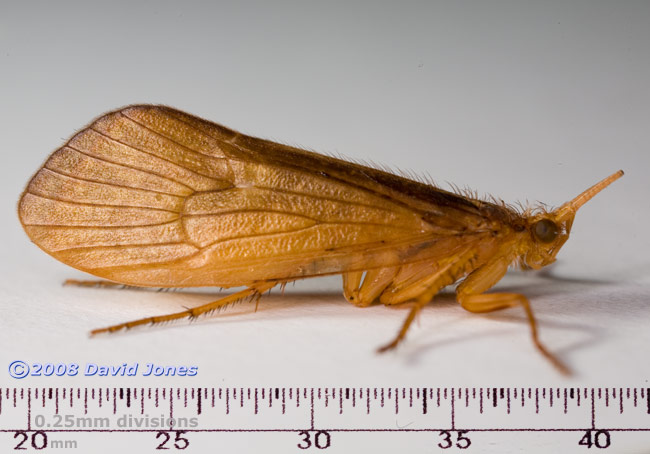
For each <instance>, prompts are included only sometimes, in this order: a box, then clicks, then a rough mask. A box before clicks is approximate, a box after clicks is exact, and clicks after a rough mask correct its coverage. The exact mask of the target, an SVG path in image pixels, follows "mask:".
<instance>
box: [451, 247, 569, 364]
mask: <svg viewBox="0 0 650 454" xmlns="http://www.w3.org/2000/svg"><path fill="white" fill-rule="evenodd" d="M511 261H512V259H511V258H510V257H509V256H501V257H497V258H496V259H493V260H491V261H490V262H488V263H487V264H485V265H484V266H482V267H480V268H479V269H477V270H476V271H474V272H473V273H472V274H470V275H469V276H468V277H467V279H465V280H464V281H463V283H461V284H460V285H459V286H458V288H457V289H456V298H457V300H458V302H459V303H460V305H461V306H462V307H463V308H464V309H466V310H468V311H469V312H474V313H485V312H494V311H498V310H501V309H507V308H509V307H515V306H521V307H523V309H524V311H526V316H527V317H528V324H529V325H530V334H531V337H532V339H533V343H534V344H535V346H536V347H537V350H539V352H540V353H541V354H542V355H544V356H545V357H546V358H547V359H548V360H549V361H551V363H553V365H554V366H555V367H556V368H557V369H558V370H559V371H560V372H562V373H563V374H565V375H568V374H569V369H568V368H567V367H566V366H565V365H564V364H562V362H561V361H560V360H559V359H557V358H556V357H555V356H554V355H553V354H552V353H551V352H549V351H548V350H547V349H546V347H544V345H543V344H542V343H541V341H540V340H539V337H538V333H537V322H536V321H535V317H534V315H533V310H532V308H531V307H530V303H529V302H528V298H526V297H525V296H524V295H521V294H518V293H489V294H485V293H483V292H485V291H487V290H489V289H490V288H491V287H492V286H493V285H494V284H496V283H497V282H498V281H499V280H500V279H501V278H502V277H503V275H504V274H505V273H506V271H507V269H508V265H509V264H510V262H511Z"/></svg>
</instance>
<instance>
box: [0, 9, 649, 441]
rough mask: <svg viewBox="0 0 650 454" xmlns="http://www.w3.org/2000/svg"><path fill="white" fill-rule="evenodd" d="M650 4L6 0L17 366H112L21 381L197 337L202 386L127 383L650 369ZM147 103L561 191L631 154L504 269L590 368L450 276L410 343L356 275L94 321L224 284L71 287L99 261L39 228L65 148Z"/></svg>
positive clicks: (2, 334)
mask: <svg viewBox="0 0 650 454" xmlns="http://www.w3.org/2000/svg"><path fill="white" fill-rule="evenodd" d="M649 19H650V3H649V2H647V1H637V2H634V1H622V2H604V1H572V2H563V1H558V2H552V1H551V2H548V1H547V2H508V1H490V2H471V1H457V2H394V3H391V2H351V3H348V2H295V3H292V2H272V3H269V2H232V3H218V2H212V3H210V2H182V3H181V2H146V1H142V2H137V3H136V2H134V3H130V2H118V1H113V2H103V3H99V2H95V3H93V2H79V3H73V2H56V3H54V2H14V3H11V2H2V3H0V69H1V71H0V125H1V126H0V128H1V131H0V132H1V134H0V150H2V153H3V165H2V168H1V169H0V172H1V175H0V176H1V178H0V184H1V185H2V191H1V193H0V203H1V207H0V209H1V210H2V211H1V217H0V219H2V222H1V223H0V229H1V231H0V233H1V234H2V236H1V238H2V245H1V246H0V248H1V250H2V255H1V258H0V297H1V298H2V300H1V304H2V308H3V309H2V313H3V316H2V318H1V319H0V328H1V329H0V341H1V345H2V353H0V359H1V361H0V384H2V385H3V386H63V385H66V386H68V385H69V386H94V385H108V384H109V381H108V380H99V379H84V378H83V377H76V378H73V379H72V378H68V379H66V378H57V379H54V378H53V379H49V380H48V379H40V380H37V379H31V378H30V379H25V380H23V381H21V382H17V381H15V380H12V379H11V378H10V377H9V376H8V375H7V374H6V372H5V365H6V364H8V363H9V362H10V361H12V360H14V359H23V360H25V361H32V362H39V361H40V362H52V361H65V362H70V361H76V362H80V363H83V362H84V361H91V360H93V361H103V362H106V363H109V364H111V363H118V364H119V363H121V362H123V361H141V362H146V360H149V359H152V360H156V361H160V362H167V363H176V362H178V361H179V358H180V359H182V360H183V361H189V362H192V363H195V364H198V365H199V367H200V370H201V373H200V374H199V376H198V377H197V378H196V379H194V380H193V382H192V383H191V384H190V383H188V382H182V381H179V380H178V379H166V380H165V379H161V380H160V381H159V382H153V381H152V380H149V381H146V380H145V381H142V380H140V381H137V380H128V379H121V380H113V381H110V384H111V385H116V384H119V385H123V386H136V385H137V386H140V385H147V386H155V385H158V384H165V385H166V386H184V385H191V386H197V385H201V386H211V385H215V384H220V385H282V384H287V385H293V386H315V385H328V386H332V385H337V386H338V385H354V386H365V385H390V386H396V385H402V386H409V385H418V386H421V385H426V386H449V385H459V386H473V385H513V386H533V385H539V386H547V385H548V386H550V385H560V386H583V385H584V386H588V385H589V386H590V385H596V386H601V385H602V386H645V384H647V378H648V375H649V374H648V373H649V372H650V365H648V363H647V351H648V341H649V340H650V338H649V336H648V334H647V331H648V330H647V326H648V322H649V321H650V310H649V308H648V297H649V296H650V292H649V290H648V285H649V284H650V259H648V252H650V247H649V246H650V244H649V240H648V234H647V226H648V225H650V215H649V214H648V213H649V210H648V209H649V204H650V202H648V200H649V199H648V195H650V183H649V182H648V181H649V180H648V171H649V170H650V166H649V157H648V156H649V153H648V143H649V140H648V139H649V132H648V130H649V128H648V125H649V124H650V122H649V120H650V89H649V86H648V81H649V80H650V27H648V24H649ZM134 103H163V104H168V105H171V106H174V107H177V108H180V109H183V110H186V111H188V112H191V113H193V114H196V115H199V116H202V117H204V118H207V119H210V120H213V121H216V122H220V123H223V124H225V125H227V126H230V127H233V128H235V129H238V130H240V131H242V132H245V133H249V134H252V135H255V136H259V137H264V138H269V139H273V140H277V141H280V142H283V143H288V144H292V145H298V146H302V147H305V148H308V149H312V150H316V151H320V152H327V153H336V154H340V155H343V156H347V157H350V158H353V159H358V160H365V161H372V162H377V163H381V164H384V165H387V166H390V167H393V168H396V169H397V168H399V169H408V170H412V171H414V172H415V173H418V174H429V175H430V176H431V177H432V178H433V179H434V180H435V181H437V182H440V183H441V184H442V185H443V186H444V184H445V182H446V181H448V182H453V183H455V184H457V185H459V186H461V187H465V186H467V187H470V188H473V189H476V190H477V191H478V192H479V193H480V194H486V193H489V194H492V195H495V196H497V197H500V198H503V199H504V200H506V201H509V202H514V201H518V200H519V201H522V202H526V201H527V200H528V201H530V202H531V203H534V202H535V201H537V200H541V201H543V202H546V203H549V204H550V205H559V204H561V203H563V202H564V201H566V200H568V199H570V198H572V197H574V196H575V195H577V194H578V193H579V192H580V191H582V190H584V189H586V188H587V187H588V186H590V185H591V184H593V183H595V182H596V181H598V180H600V179H601V178H603V177H605V176H607V175H609V174H610V173H612V172H614V171H616V170H618V169H619V168H622V169H624V170H625V172H626V175H625V177H624V178H623V179H621V180H620V181H618V182H616V183H615V184H614V185H613V186H612V187H611V188H608V189H607V190H606V191H605V192H603V193H602V194H600V195H598V196H597V197H596V198H595V199H594V200H593V201H591V202H590V203H589V204H588V205H586V206H585V207H584V208H583V209H582V210H581V212H580V213H579V214H578V216H577V218H576V222H575V224H574V229H573V233H572V238H571V239H570V240H569V242H568V243H567V245H566V246H565V247H564V249H563V250H562V252H561V253H560V255H559V261H558V263H557V265H555V266H554V267H552V268H551V270H550V271H547V272H545V273H533V274H524V273H521V272H513V273H512V274H510V275H509V276H508V277H507V278H506V279H505V280H504V281H503V283H502V284H500V285H501V286H504V287H510V288H511V289H516V290H517V291H521V292H523V293H525V294H527V295H528V296H530V297H531V299H532V300H533V304H534V307H535V309H536V311H537V314H538V317H539V319H540V321H541V329H542V337H543V339H544V340H545V342H546V343H547V345H548V346H549V348H550V349H551V350H553V351H555V352H557V353H558V354H559V355H560V356H561V357H562V359H563V360H564V361H566V362H567V363H568V364H569V365H570V366H571V367H572V368H573V369H574V370H575V371H576V374H575V375H574V376H573V377H572V378H569V379H564V378H562V377H560V376H559V375H558V374H557V373H556V372H555V371H554V370H553V369H552V368H551V367H550V366H549V365H548V364H547V363H546V361H545V360H543V359H542V358H541V357H540V356H539V355H538V354H537V353H536V352H535V351H534V349H533V347H532V346H531V345H530V343H529V342H528V339H529V338H528V331H527V327H526V325H525V322H524V317H523V314H521V313H520V311H517V310H511V311H507V312H505V313H504V314H499V315H490V316H475V315H470V314H467V313H465V312H463V311H462V309H460V308H459V307H458V306H457V305H455V304H454V303H453V298H452V297H451V296H443V297H442V298H441V299H440V302H439V304H438V305H437V306H438V307H436V305H435V304H432V305H430V306H429V307H428V308H427V310H426V311H425V312H424V314H423V316H422V317H421V320H420V323H419V325H418V326H417V327H415V328H413V330H412V332H411V333H410V335H409V337H408V339H407V342H406V344H405V345H404V346H403V347H402V348H401V349H400V350H399V351H398V352H397V353H396V354H389V355H384V356H376V355H374V353H373V349H374V347H375V346H377V345H380V344H382V343H383V342H385V341H387V340H388V339H389V338H390V337H391V336H392V335H393V333H394V332H395V330H396V329H397V327H398V326H399V324H400V323H401V321H402V317H403V316H404V315H405V312H404V311H403V310H397V309H387V308H383V307H372V308H369V309H365V310H360V309H357V308H354V307H351V306H350V305H348V304H346V303H345V302H344V300H343V297H342V296H341V295H340V282H339V279H338V278H336V279H334V278H326V279H319V280H313V281H308V282H304V283H300V284H298V285H297V286H296V290H294V291H293V292H294V293H291V292H289V293H288V294H287V295H285V296H284V297H282V296H280V295H279V294H275V295H272V296H270V297H268V298H265V299H264V300H263V301H262V304H261V310H260V311H259V312H258V313H256V314H254V313H252V312H251V309H250V307H245V306H240V307H238V308H235V310H234V311H235V312H236V313H241V314H242V315H241V317H239V318H238V317H224V318H223V319H222V320H217V319H211V320H204V321H201V322H199V323H196V324H195V326H186V324H183V323H180V324H176V325H171V326H169V327H164V328H161V329H151V330H146V329H145V330H140V331H139V332H137V333H130V334H127V335H121V336H114V337H110V338H109V337H106V338H101V339H95V340H89V339H88V338H87V337H86V333H87V331H88V330H90V329H92V328H95V327H98V326H103V325H106V324H109V323H116V322H120V321H125V320H129V319H133V318H139V317H142V316H146V315H152V314H153V313H167V312H171V311H176V310H178V308H179V307H180V306H182V305H185V304H187V305H195V304H200V303H203V302H207V301H210V300H211V299H213V298H214V296H213V295H210V294H208V295H205V294H198V295H197V294H186V293H174V294H155V293H150V292H130V291H123V292H118V291H101V290H95V289H76V288H62V287H61V286H60V282H61V281H62V280H63V279H65V278H69V277H75V278H83V276H82V275H81V273H79V272H77V271H74V270H72V269H68V268H67V267H65V266H64V265H62V264H59V263H57V262H56V261H54V260H53V259H51V258H50V257H48V256H46V255H45V254H43V253H42V252H41V251H40V250H38V248H37V247H35V246H34V245H32V244H30V242H29V240H28V238H27V237H26V235H24V233H23V232H22V229H21V228H20V225H19V222H18V219H17V216H16V213H15V208H16V202H17V200H18V197H19V195H20V192H21V191H22V189H23V187H24V185H25V184H26V182H27V181H28V179H29V178H30V176H31V175H32V174H33V173H34V172H35V171H36V170H37V169H38V167H39V166H40V165H41V164H42V163H43V161H44V160H45V159H46V157H47V156H48V155H49V153H51V152H52V151H53V150H54V149H56V148H57V147H59V146H60V145H61V144H62V143H63V142H64V141H65V140H67V138H68V137H70V136H71V135H72V134H73V133H74V132H75V131H77V130H79V129H80V128H82V127H83V126H84V125H85V124H87V123H88V122H89V121H91V120H92V119H93V118H94V117H96V116H98V115H100V114H102V113H103V112H105V111H108V110H112V109H115V108H117V107H120V106H123V105H127V104H134ZM145 446H147V445H145ZM341 452H343V451H341ZM500 452H503V451H500Z"/></svg>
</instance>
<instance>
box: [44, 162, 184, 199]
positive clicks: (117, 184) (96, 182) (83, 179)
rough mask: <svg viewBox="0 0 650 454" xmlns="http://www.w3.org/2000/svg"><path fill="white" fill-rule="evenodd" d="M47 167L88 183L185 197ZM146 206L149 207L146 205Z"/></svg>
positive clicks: (179, 196)
mask: <svg viewBox="0 0 650 454" xmlns="http://www.w3.org/2000/svg"><path fill="white" fill-rule="evenodd" d="M45 168H46V169H47V170H49V171H50V172H52V173H56V174H58V175H61V176H64V177H67V178H72V179H73V180H78V181H86V182H88V183H95V184H101V185H103V186H113V187H115V188H122V189H129V190H136V191H145V192H151V193H154V194H163V195H169V196H172V197H178V198H183V196H181V195H178V194H172V193H171V192H164V191H156V190H154V189H148V188H140V187H136V186H125V185H123V184H119V183H108V182H106V181H101V180H95V179H93V178H80V177H78V176H74V175H72V174H70V173H66V172H63V171H61V169H53V168H51V167H48V166H47V164H46V165H45ZM100 205H101V204H100ZM121 206H123V205H121ZM144 208H147V207H144Z"/></svg>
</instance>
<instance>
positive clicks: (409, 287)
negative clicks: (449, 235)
mask: <svg viewBox="0 0 650 454" xmlns="http://www.w3.org/2000/svg"><path fill="white" fill-rule="evenodd" d="M473 256H474V253H473V250H472V249H467V250H465V251H464V252H463V253H461V254H459V255H458V256H456V257H455V258H454V259H453V260H448V261H447V262H446V263H433V264H432V263H430V262H423V263H420V264H418V265H417V266H411V268H410V270H409V272H408V274H404V273H401V276H400V277H401V282H400V283H395V285H391V286H390V287H388V288H387V289H386V290H385V291H384V293H382V294H381V297H380V299H379V300H380V301H381V302H382V303H384V304H387V305H388V304H400V303H403V302H406V301H409V300H414V302H413V306H412V307H411V310H410V311H409V314H408V315H407V316H406V320H404V323H403V324H402V327H401V328H400V330H399V332H398V333H397V336H395V338H394V339H393V340H392V341H391V342H389V343H388V344H386V345H384V346H383V347H380V348H379V349H378V350H377V351H378V352H380V353H383V352H385V351H387V350H391V349H393V348H395V347H397V345H398V344H399V343H400V342H401V341H402V340H403V339H404V337H405V336H406V333H407V331H408V329H409V328H410V327H411V324H412V323H413V320H415V317H416V316H417V315H418V314H419V313H420V311H421V310H422V308H423V307H424V306H426V305H427V304H428V303H429V302H430V301H431V300H432V299H433V297H434V296H435V294H436V293H438V292H439V291H440V290H441V289H442V288H443V287H446V286H447V285H449V284H451V283H453V282H454V281H455V280H456V276H457V275H458V273H461V272H462V270H463V269H464V266H465V265H466V264H467V263H468V261H470V260H471V259H472V257H473ZM423 270H428V273H429V274H428V275H426V276H425V277H422V276H423Z"/></svg>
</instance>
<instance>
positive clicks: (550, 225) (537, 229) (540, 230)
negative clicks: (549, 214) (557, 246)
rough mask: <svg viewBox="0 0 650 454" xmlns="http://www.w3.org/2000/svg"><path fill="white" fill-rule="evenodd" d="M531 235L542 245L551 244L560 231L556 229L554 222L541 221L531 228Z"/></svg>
mask: <svg viewBox="0 0 650 454" xmlns="http://www.w3.org/2000/svg"><path fill="white" fill-rule="evenodd" d="M533 233H534V234H535V237H536V238H537V239H538V240H539V241H541V242H542V243H551V242H552V241H555V239H556V238H557V236H558V234H559V233H560V230H559V229H558V228H557V225H556V224H555V222H553V221H551V220H549V219H542V220H541V221H538V222H536V223H535V225H534V226H533Z"/></svg>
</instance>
